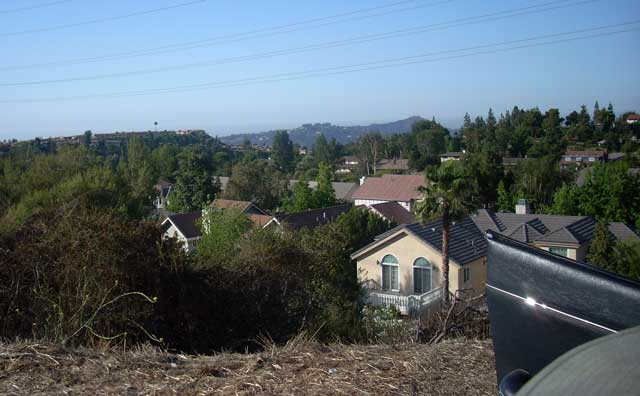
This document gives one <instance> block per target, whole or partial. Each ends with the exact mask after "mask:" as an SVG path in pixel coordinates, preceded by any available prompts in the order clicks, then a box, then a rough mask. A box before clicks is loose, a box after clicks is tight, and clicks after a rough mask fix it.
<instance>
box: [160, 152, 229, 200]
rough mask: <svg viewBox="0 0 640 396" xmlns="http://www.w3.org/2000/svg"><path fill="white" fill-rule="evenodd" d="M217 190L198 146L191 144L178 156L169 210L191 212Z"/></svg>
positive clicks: (210, 198)
mask: <svg viewBox="0 0 640 396" xmlns="http://www.w3.org/2000/svg"><path fill="white" fill-rule="evenodd" d="M218 192H219V191H217V190H216V184H215V183H214V180H213V178H212V176H211V173H210V171H209V169H208V167H207V160H206V157H205V155H204V153H203V152H202V150H201V149H200V148H199V146H192V147H190V148H188V149H186V150H184V151H183V152H182V153H180V155H179V156H178V172H177V177H176V183H175V185H174V187H173V189H172V191H171V196H170V199H169V205H168V207H169V210H171V211H172V212H191V211H196V210H199V209H201V208H202V207H203V206H204V205H206V204H207V203H209V202H211V201H212V200H213V199H214V197H215V195H216V194H217V193H218Z"/></svg>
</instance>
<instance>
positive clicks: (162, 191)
mask: <svg viewBox="0 0 640 396" xmlns="http://www.w3.org/2000/svg"><path fill="white" fill-rule="evenodd" d="M172 188H173V184H171V183H169V182H168V181H166V180H164V179H159V180H158V182H157V183H156V184H155V185H154V186H153V189H154V190H155V191H156V193H157V195H156V199H155V200H154V201H153V204H154V206H155V207H156V209H165V208H166V207H167V203H168V202H169V194H170V193H171V189H172Z"/></svg>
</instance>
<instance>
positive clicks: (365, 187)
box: [352, 175, 424, 202]
mask: <svg viewBox="0 0 640 396" xmlns="http://www.w3.org/2000/svg"><path fill="white" fill-rule="evenodd" d="M422 185H424V176H423V175H383V176H382V177H369V178H367V179H365V181H364V183H363V184H362V185H361V186H360V187H359V188H358V189H357V190H356V192H354V193H353V196H352V198H353V199H368V200H376V201H400V202H408V201H411V200H414V199H418V198H420V196H421V194H420V192H418V188H419V187H420V186H422Z"/></svg>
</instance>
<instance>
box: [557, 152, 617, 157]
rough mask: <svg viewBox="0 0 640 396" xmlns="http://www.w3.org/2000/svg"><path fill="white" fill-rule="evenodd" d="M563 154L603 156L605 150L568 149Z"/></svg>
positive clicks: (605, 153)
mask: <svg viewBox="0 0 640 396" xmlns="http://www.w3.org/2000/svg"><path fill="white" fill-rule="evenodd" d="M564 155H565V156H567V157H604V156H605V155H607V152H606V151H604V150H585V151H578V150H569V151H567V152H566V153H565V154H564Z"/></svg>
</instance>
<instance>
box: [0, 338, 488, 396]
mask: <svg viewBox="0 0 640 396" xmlns="http://www.w3.org/2000/svg"><path fill="white" fill-rule="evenodd" d="M0 394H2V395H29V396H37V395H92V396H101V395H126V396H142V395H159V396H160V395H496V394H497V389H496V376H495V363H494V355H493V350H492V345H491V343H490V342H487V341H472V340H464V339H456V340H448V341H445V342H443V343H440V344H438V345H435V346H429V345H425V344H402V345H366V346H364V345H341V344H339V345H332V346H323V345H320V344H317V343H314V342H309V341H306V340H302V339H297V340H293V341H292V342H290V343H289V344H287V345H286V346H283V347H269V348H268V349H266V350H265V352H262V353H257V354H231V353H229V354H227V353H224V354H218V355H215V356H187V355H180V354H171V353H167V352H163V351H159V350H157V349H155V348H152V347H149V346H142V347H138V348H134V349H133V350H129V351H127V352H122V351H119V352H118V351H116V350H103V351H100V350H89V349H73V350H71V349H63V348H61V347H56V346H51V345H43V344H35V343H19V344H16V343H14V344H0Z"/></svg>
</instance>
